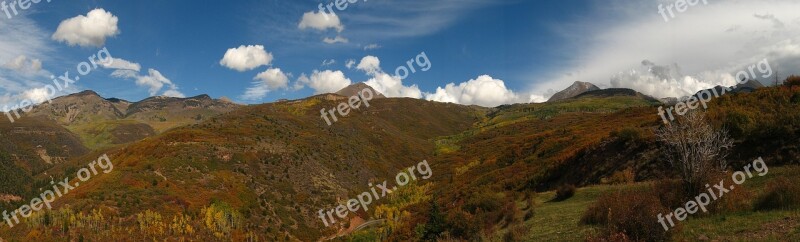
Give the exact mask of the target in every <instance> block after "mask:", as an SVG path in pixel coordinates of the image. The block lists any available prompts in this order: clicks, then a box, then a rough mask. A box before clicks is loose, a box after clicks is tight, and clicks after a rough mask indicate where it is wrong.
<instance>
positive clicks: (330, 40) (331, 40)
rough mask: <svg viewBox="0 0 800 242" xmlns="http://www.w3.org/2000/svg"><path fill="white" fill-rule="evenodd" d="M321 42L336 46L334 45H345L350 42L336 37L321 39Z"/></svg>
mask: <svg viewBox="0 0 800 242" xmlns="http://www.w3.org/2000/svg"><path fill="white" fill-rule="evenodd" d="M322 42H325V43H326V44H336V43H347V42H350V40H348V39H347V38H345V37H342V36H339V35H337V36H336V38H330V37H325V39H322Z"/></svg>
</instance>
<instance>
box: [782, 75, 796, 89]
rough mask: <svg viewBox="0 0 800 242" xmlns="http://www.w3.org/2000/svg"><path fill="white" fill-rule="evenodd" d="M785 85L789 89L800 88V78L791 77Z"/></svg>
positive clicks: (784, 82)
mask: <svg viewBox="0 0 800 242" xmlns="http://www.w3.org/2000/svg"><path fill="white" fill-rule="evenodd" d="M783 85H786V86H787V87H794V86H800V76H795V75H791V76H789V77H787V78H786V80H785V81H783Z"/></svg>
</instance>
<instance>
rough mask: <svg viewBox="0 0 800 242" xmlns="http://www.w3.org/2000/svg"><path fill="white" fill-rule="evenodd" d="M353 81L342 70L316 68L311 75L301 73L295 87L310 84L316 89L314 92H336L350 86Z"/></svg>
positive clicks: (298, 87)
mask: <svg viewBox="0 0 800 242" xmlns="http://www.w3.org/2000/svg"><path fill="white" fill-rule="evenodd" d="M352 83H353V82H352V81H350V79H349V78H347V77H345V76H344V73H343V72H342V71H331V70H324V71H318V70H314V72H313V73H311V76H306V74H302V75H300V77H299V78H298V79H297V81H296V82H295V86H294V88H295V89H300V88H302V87H304V86H309V87H311V89H314V94H320V93H334V92H337V91H339V90H341V89H342V88H345V87H347V86H350V84H352Z"/></svg>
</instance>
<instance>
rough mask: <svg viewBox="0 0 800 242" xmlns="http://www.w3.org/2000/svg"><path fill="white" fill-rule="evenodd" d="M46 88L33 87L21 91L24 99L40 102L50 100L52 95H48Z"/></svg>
mask: <svg viewBox="0 0 800 242" xmlns="http://www.w3.org/2000/svg"><path fill="white" fill-rule="evenodd" d="M48 94H49V93H48V91H47V88H44V87H41V88H34V89H30V90H28V91H25V92H24V93H22V96H24V97H25V98H26V99H28V100H31V101H33V103H42V102H44V101H47V100H50V99H51V98H53V97H52V96H50V95H48Z"/></svg>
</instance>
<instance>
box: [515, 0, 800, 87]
mask: <svg viewBox="0 0 800 242" xmlns="http://www.w3.org/2000/svg"><path fill="white" fill-rule="evenodd" d="M597 5H598V6H601V8H599V10H598V12H597V13H594V14H591V15H589V16H587V17H586V18H582V19H580V20H578V21H576V22H571V23H564V24H563V26H554V27H555V28H554V29H564V30H569V31H564V32H562V33H563V34H564V39H567V40H573V41H575V42H573V43H570V44H569V45H567V46H565V47H563V49H569V50H573V51H574V52H571V53H565V54H566V55H567V56H572V57H571V59H567V60H558V61H559V62H562V63H566V64H565V65H564V67H563V68H556V69H553V71H552V72H551V73H541V72H540V71H538V69H537V72H536V73H531V74H530V76H531V77H532V78H534V79H539V80H548V81H547V82H542V83H536V84H534V85H533V86H531V90H537V91H542V90H547V89H556V90H560V89H563V88H564V87H567V86H569V85H570V84H571V83H573V82H574V81H589V82H593V83H595V84H597V85H598V86H603V85H606V86H616V87H626V88H632V89H635V90H637V91H640V92H642V93H644V94H648V95H651V96H654V97H666V96H674V97H680V96H684V95H689V94H693V93H695V92H697V91H699V90H700V89H704V88H707V87H710V86H713V85H715V84H726V85H727V84H731V80H732V79H733V78H731V76H732V75H733V74H735V73H737V72H739V71H741V70H745V69H746V68H747V67H748V66H750V65H753V64H756V63H757V62H758V61H760V60H762V59H764V58H767V59H768V60H769V63H770V65H771V67H772V68H773V69H776V70H778V71H779V72H780V74H781V76H780V78H785V75H786V74H790V73H800V18H799V17H798V14H797V11H795V10H796V9H800V2H798V1H794V0H768V1H756V0H741V1H719V2H715V3H714V4H713V5H712V4H710V3H709V5H707V6H706V5H698V6H697V7H695V8H692V9H691V11H686V12H683V13H678V14H676V17H675V18H673V19H670V21H669V22H665V21H664V19H663V17H662V16H661V15H659V14H657V13H655V12H656V11H655V7H654V6H655V5H653V4H651V3H650V2H648V1H645V2H639V1H610V2H608V1H602V2H600V1H598V4H597ZM598 16H618V17H616V18H613V19H603V18H599V17H598ZM642 60H650V61H652V62H655V63H662V64H669V65H668V66H667V67H669V68H670V69H672V70H674V71H675V72H674V73H672V75H670V76H669V78H668V79H664V78H663V75H662V76H659V75H656V74H654V73H652V72H651V70H650V68H649V66H642V64H641V63H642ZM672 63H674V64H672ZM678 66H679V67H680V69H677V67H678ZM654 67H658V66H654ZM532 69H534V68H532ZM568 73H572V74H573V75H568ZM543 74H544V75H543ZM769 79H774V76H772V77H769V78H761V77H759V80H760V81H762V83H771V80H769Z"/></svg>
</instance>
